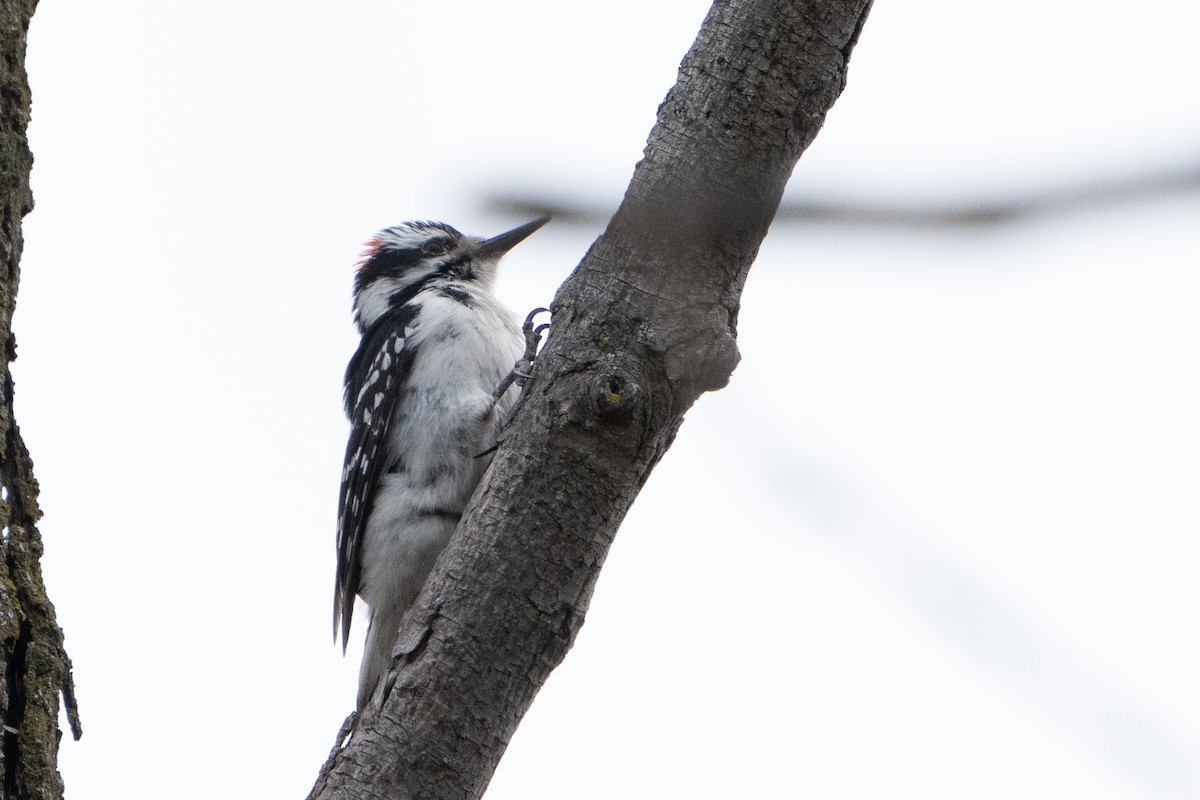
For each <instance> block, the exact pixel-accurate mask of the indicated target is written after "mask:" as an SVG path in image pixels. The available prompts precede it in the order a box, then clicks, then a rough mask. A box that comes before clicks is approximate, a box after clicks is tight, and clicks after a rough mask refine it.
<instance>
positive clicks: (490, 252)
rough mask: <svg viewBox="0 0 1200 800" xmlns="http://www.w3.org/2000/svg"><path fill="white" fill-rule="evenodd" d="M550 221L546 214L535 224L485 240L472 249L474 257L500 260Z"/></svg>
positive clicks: (527, 223)
mask: <svg viewBox="0 0 1200 800" xmlns="http://www.w3.org/2000/svg"><path fill="white" fill-rule="evenodd" d="M549 220H550V215H549V214H546V215H545V216H541V217H538V218H537V219H535V220H534V221H533V222H526V223H525V224H524V225H521V226H519V227H516V228H513V229H512V230H511V231H508V232H506V233H502V234H500V235H499V236H493V237H492V238H490V239H484V240H483V241H482V242H479V243H478V244H476V245H475V246H474V247H472V248H471V249H472V250H474V251H475V252H474V255H475V257H476V258H499V257H500V256H502V255H504V254H505V253H507V252H508V251H509V250H512V249H513V248H514V247H516V246H517V245H518V244H520V243H521V242H523V241H524V240H525V239H526V237H528V236H529V234H531V233H533V232H534V231H536V230H537V229H538V228H540V227H542V226H543V225H545V224H546V223H547V222H549Z"/></svg>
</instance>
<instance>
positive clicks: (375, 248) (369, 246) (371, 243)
mask: <svg viewBox="0 0 1200 800" xmlns="http://www.w3.org/2000/svg"><path fill="white" fill-rule="evenodd" d="M382 246H383V239H381V238H379V237H378V236H376V237H375V238H374V239H369V240H368V241H367V243H366V244H364V245H363V251H362V252H361V253H359V255H358V263H356V264H355V265H354V268H355V270H357V271H358V272H362V270H363V267H365V266H366V265H367V262H368V261H370V260H371V257H372V256H374V255H375V254H376V253H378V252H379V248H380V247H382Z"/></svg>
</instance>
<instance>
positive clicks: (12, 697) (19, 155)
mask: <svg viewBox="0 0 1200 800" xmlns="http://www.w3.org/2000/svg"><path fill="white" fill-rule="evenodd" d="M36 7H37V2H36V0H0V341H2V342H3V343H4V348H5V355H4V357H3V358H0V393H2V394H0V485H2V490H0V527H2V528H3V541H0V553H2V554H3V560H2V561H0V719H2V720H3V728H2V729H0V730H2V732H0V743H2V744H0V773H2V776H3V778H2V779H3V785H2V791H3V797H4V798H6V799H8V798H20V799H21V800H27V799H28V800H52V798H61V797H62V795H63V784H62V778H61V777H60V776H59V774H58V742H59V739H61V738H62V732H61V731H60V730H59V729H58V707H59V697H60V695H61V696H62V698H63V700H64V701H65V703H66V706H67V716H68V719H69V721H70V724H71V731H72V733H73V734H74V736H75V738H76V739H78V738H79V736H80V733H81V731H80V727H79V715H78V712H77V711H76V708H75V696H74V691H75V690H74V685H73V683H72V681H71V661H70V659H68V658H67V654H66V651H65V650H64V649H63V635H62V630H61V629H60V628H59V627H58V623H57V621H56V620H55V617H54V606H53V605H52V604H51V603H50V600H49V598H48V597H47V596H46V588H45V586H44V584H43V583H42V568H41V561H40V559H41V555H42V539H41V535H40V534H39V533H38V529H37V520H38V518H39V517H40V516H41V511H40V510H39V509H38V485H37V481H36V480H35V479H34V477H33V462H32V461H31V460H30V458H29V451H28V450H26V448H25V442H24V441H22V439H21V432H20V430H19V429H18V428H17V424H16V420H15V418H14V417H13V380H12V374H11V373H10V372H9V363H10V362H11V361H13V360H14V359H15V358H16V357H17V350H16V347H17V346H16V339H15V337H14V336H13V333H12V315H13V310H14V308H15V307H16V300H17V284H18V282H19V280H20V262H21V250H22V247H23V245H24V241H23V239H22V237H21V219H22V218H23V217H24V216H25V215H26V214H27V213H29V212H30V211H31V210H32V209H33V195H32V194H31V193H30V191H29V171H30V168H31V167H32V166H33V156H32V155H31V154H30V152H29V144H28V142H27V141H26V138H25V130H26V127H27V126H28V124H29V83H28V80H27V79H26V75H25V39H26V33H27V32H28V30H29V20H30V19H31V18H32V16H33V12H34V9H35V8H36Z"/></svg>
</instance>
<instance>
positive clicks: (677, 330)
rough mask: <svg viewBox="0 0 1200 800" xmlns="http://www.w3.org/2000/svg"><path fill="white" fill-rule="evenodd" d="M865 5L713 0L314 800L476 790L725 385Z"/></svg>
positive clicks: (867, 1)
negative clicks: (794, 176) (451, 534)
mask: <svg viewBox="0 0 1200 800" xmlns="http://www.w3.org/2000/svg"><path fill="white" fill-rule="evenodd" d="M870 5H871V0H717V2H716V3H715V4H714V5H713V7H712V10H711V11H710V12H709V14H708V17H707V18H706V19H705V21H704V24H703V26H702V28H701V30H700V34H699V36H698V38H697V39H696V42H695V44H694V45H693V46H692V49H691V51H690V52H689V53H688V54H687V56H686V57H685V58H684V60H683V63H682V65H681V66H680V70H679V78H678V83H677V84H676V85H675V87H674V88H673V89H672V90H671V91H670V93H669V94H668V95H667V98H666V100H665V101H664V102H663V104H662V106H661V107H660V108H659V112H658V122H657V124H656V125H655V127H654V130H653V131H652V132H651V134H650V139H649V141H648V143H647V145H646V149H645V156H644V158H643V159H642V161H641V162H640V163H639V164H638V166H637V169H636V171H635V174H634V176H633V180H632V182H631V184H630V186H629V189H628V191H627V193H626V196H625V199H624V201H623V202H622V204H621V207H620V208H619V209H618V211H617V213H616V215H615V216H614V217H613V219H612V221H611V222H610V224H609V226H608V229H607V230H606V231H605V233H604V235H603V236H601V237H600V239H599V240H597V241H596V243H595V244H593V245H592V248H591V250H590V251H589V252H588V254H587V255H586V256H585V257H584V259H583V262H582V263H581V264H580V265H579V266H578V268H577V269H576V270H575V272H574V273H573V274H572V275H571V277H570V278H569V279H568V280H567V282H566V283H565V284H563V286H562V288H561V289H560V290H559V292H558V295H557V297H556V298H555V300H554V304H553V308H552V311H553V312H554V315H553V326H552V328H551V332H550V336H549V339H548V341H547V343H546V346H545V348H544V349H543V351H542V353H541V354H540V355H539V357H538V361H537V365H536V367H535V370H534V376H533V379H532V380H531V381H530V382H529V383H527V384H526V386H525V389H524V391H523V393H522V399H521V402H520V405H519V407H518V410H517V412H516V415H515V417H514V419H513V422H512V424H511V426H510V427H509V428H508V429H507V430H506V431H505V434H504V441H503V442H502V443H501V445H500V448H499V450H498V451H497V453H496V455H495V459H494V461H493V463H492V466H491V469H490V470H489V472H488V474H487V476H486V477H485V478H484V481H483V484H482V485H481V486H480V490H479V491H478V492H477V494H476V496H475V498H474V500H473V502H472V505H471V507H470V508H469V509H468V511H467V514H466V516H465V518H464V519H463V522H462V524H461V525H460V527H459V530H458V532H457V534H456V536H455V538H454V540H453V541H452V542H451V544H450V546H449V548H448V549H447V550H446V552H445V553H444V554H443V555H442V558H441V559H440V560H439V562H438V565H437V567H436V568H435V570H434V572H433V575H432V576H431V578H430V580H429V582H428V583H427V584H426V586H425V589H424V591H423V592H422V595H421V597H420V598H419V599H418V601H417V603H416V605H415V606H414V607H413V609H412V611H411V612H410V613H409V615H408V616H407V618H406V621H405V624H404V626H403V628H402V630H401V634H400V640H399V642H398V645H397V649H396V658H395V661H394V663H393V666H392V669H391V672H390V674H389V675H388V677H387V679H386V680H385V682H384V687H383V689H382V690H381V691H379V692H377V693H376V696H375V699H374V701H373V702H372V703H371V704H369V705H368V707H367V708H365V709H364V710H363V713H362V715H361V716H360V717H359V718H358V719H357V720H356V721H355V722H354V724H353V727H352V729H346V730H348V731H349V740H348V741H343V739H344V734H345V733H346V730H344V731H343V736H342V737H339V743H338V746H337V747H335V749H334V752H332V753H331V754H330V759H329V761H328V762H327V763H326V765H325V767H324V768H323V769H322V771H321V774H320V776H319V777H318V780H317V784H316V786H315V787H314V789H313V791H312V794H311V795H310V798H311V799H312V800H316V799H318V798H319V799H320V800H332V799H333V798H338V799H339V800H358V799H359V798H383V797H388V798H438V799H439V800H444V799H445V798H476V797H479V796H480V795H482V793H483V791H484V789H485V788H486V787H487V784H488V781H489V780H490V778H491V776H492V772H493V770H494V769H495V767H496V764H497V763H498V762H499V760H500V756H501V755H502V754H503V752H504V748H505V746H506V745H507V743H508V741H509V738H510V737H511V735H512V733H513V732H514V731H515V729H516V727H517V724H518V723H519V722H520V720H521V717H522V716H523V715H524V713H525V711H526V709H528V707H529V705H530V703H531V702H532V701H533V698H534V695H535V694H536V693H537V691H538V689H540V688H541V686H542V684H543V682H544V681H545V679H546V678H547V676H548V675H549V673H550V671H551V670H552V669H554V667H555V666H556V665H557V664H558V663H559V662H560V661H561V660H562V658H563V656H564V655H565V654H566V652H567V650H568V649H569V648H570V646H571V643H572V641H573V640H574V638H575V634H576V633H577V632H578V630H579V628H580V626H581V625H582V624H583V618H584V613H585V611H586V610H587V606H588V601H589V600H590V598H591V594H592V588H593V586H594V585H595V582H596V578H597V576H598V574H599V571H600V567H601V565H602V564H603V562H604V557H605V555H606V554H607V552H608V548H609V545H610V544H611V542H612V539H613V536H614V535H615V533H616V530H617V527H618V526H619V525H620V523H621V520H622V519H623V518H624V516H625V512H626V511H627V510H628V509H629V506H630V505H631V504H632V503H633V500H634V497H635V496H636V495H637V493H638V491H639V490H640V489H641V487H642V485H643V483H644V482H645V481H646V478H647V477H648V476H649V474H650V471H651V469H653V467H654V465H655V464H656V463H657V462H658V460H659V459H660V458H661V457H662V455H663V453H665V452H666V450H667V448H668V447H669V446H670V444H671V441H672V439H673V438H674V436H675V433H676V431H677V430H678V429H679V425H680V423H681V421H682V418H683V414H684V412H685V411H687V409H688V408H689V407H690V406H691V405H692V403H693V402H694V401H695V400H696V398H697V397H699V396H700V394H702V393H703V392H706V391H711V390H714V389H719V388H721V387H723V386H724V385H725V384H726V383H727V382H728V380H729V376H730V373H731V372H732V370H733V368H734V366H735V365H736V364H737V361H738V358H739V355H738V350H737V345H736V331H737V314H738V307H739V303H740V296H741V291H742V286H743V285H744V283H745V280H746V274H747V272H748V270H749V268H750V265H751V263H752V262H753V261H754V258H755V256H756V254H757V252H758V247H759V244H760V243H761V241H762V238H763V237H764V236H765V235H766V232H767V227H768V226H769V225H770V222H771V219H772V217H773V215H774V213H775V209H776V207H777V206H778V204H779V199H780V196H781V195H782V193H783V189H784V186H785V184H786V183H787V180H788V177H789V176H790V175H791V172H792V169H793V167H794V166H795V164H796V161H797V159H798V158H799V157H800V154H801V152H803V150H804V149H805V148H806V147H807V146H808V145H809V143H811V142H812V140H813V138H814V137H815V136H816V134H817V131H818V130H819V129H820V127H821V125H822V123H823V121H824V118H825V114H826V112H827V111H828V110H829V109H830V107H831V106H832V105H833V103H834V101H835V100H836V99H837V97H838V95H839V94H840V93H841V91H842V88H843V87H844V85H845V81H846V66H847V62H848V60H849V57H850V52H851V50H852V48H853V47H854V44H855V42H856V40H857V38H858V34H859V32H860V30H861V29H862V25H863V23H864V21H865V20H866V16H867V13H868V11H869V9H870Z"/></svg>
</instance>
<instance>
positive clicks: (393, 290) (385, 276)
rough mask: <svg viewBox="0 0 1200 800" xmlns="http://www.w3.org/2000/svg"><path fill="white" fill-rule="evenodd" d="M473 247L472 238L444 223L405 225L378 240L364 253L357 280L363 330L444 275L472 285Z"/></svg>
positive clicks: (357, 315)
mask: <svg viewBox="0 0 1200 800" xmlns="http://www.w3.org/2000/svg"><path fill="white" fill-rule="evenodd" d="M468 243H469V239H468V237H466V236H463V235H462V233H460V232H459V231H458V230H456V229H454V228H452V227H451V226H449V225H446V224H444V223H441V222H405V223H402V224H400V225H396V226H394V227H391V228H384V229H383V230H381V231H380V232H379V233H377V234H375V236H374V237H373V238H372V239H371V240H370V241H368V242H367V244H366V248H365V249H364V250H363V255H362V260H361V261H360V262H359V267H358V275H357V276H356V277H355V280H354V312H355V318H356V319H357V320H358V322H359V324H360V325H361V326H362V327H364V328H366V327H368V326H370V324H371V323H372V322H374V321H375V320H376V319H378V318H379V317H380V316H382V315H383V314H384V313H385V312H386V311H387V310H388V309H389V308H390V307H391V306H392V305H393V301H396V300H400V299H401V298H403V301H402V302H407V300H408V299H411V297H412V296H413V295H414V294H415V291H413V290H419V287H421V286H422V285H423V284H424V283H426V282H427V281H429V280H430V279H432V278H435V277H437V276H439V275H444V276H445V277H447V278H453V277H460V279H469V278H468V277H467V275H466V274H465V273H467V272H469V270H470V263H469V262H470V257H469V255H468V254H467V253H466V252H465V250H466V245H467V244H468ZM456 273H460V274H461V276H460V275H456ZM406 290H408V291H406Z"/></svg>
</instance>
